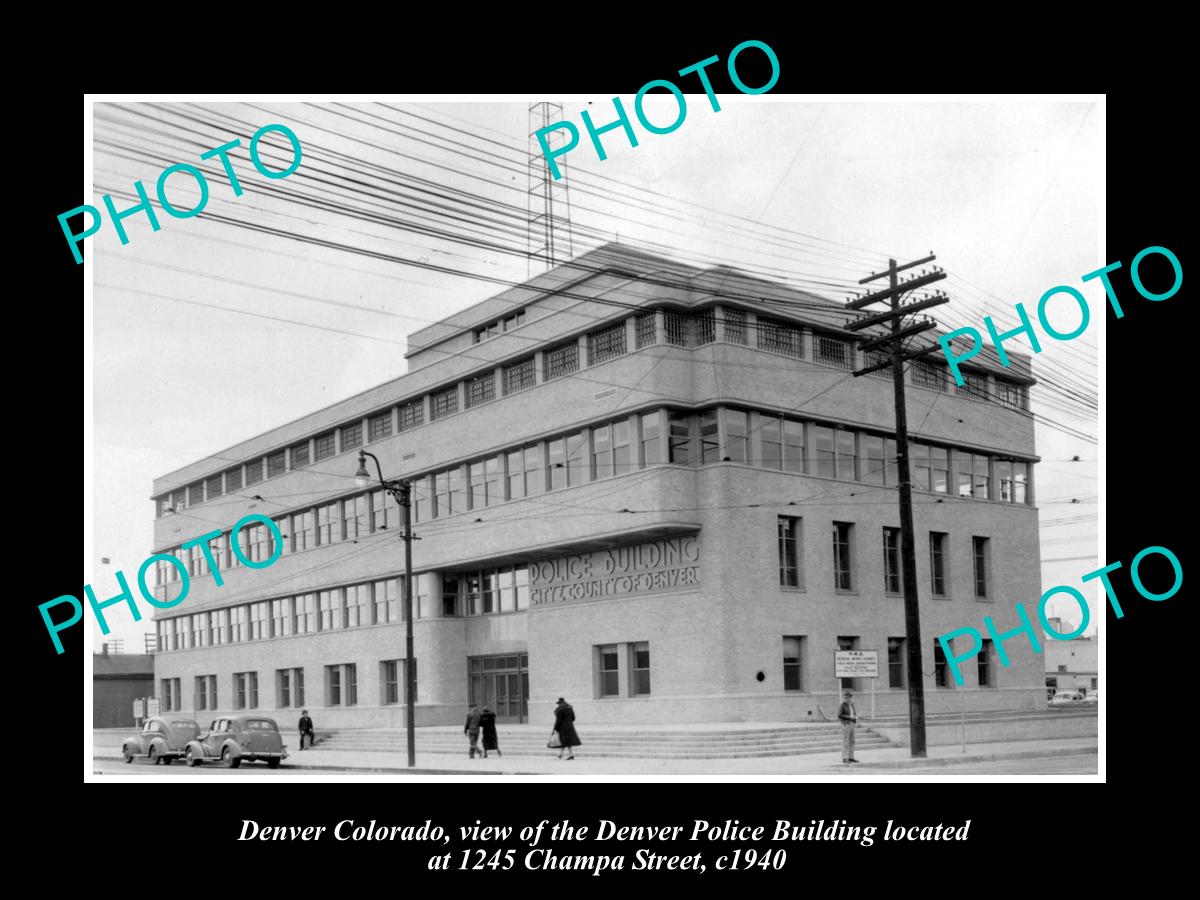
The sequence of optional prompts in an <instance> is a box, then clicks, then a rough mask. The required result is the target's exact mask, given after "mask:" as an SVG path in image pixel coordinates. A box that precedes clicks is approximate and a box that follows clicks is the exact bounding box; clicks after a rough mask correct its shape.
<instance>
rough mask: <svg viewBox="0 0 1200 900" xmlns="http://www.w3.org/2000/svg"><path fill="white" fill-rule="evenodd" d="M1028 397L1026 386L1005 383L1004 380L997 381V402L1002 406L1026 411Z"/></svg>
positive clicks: (998, 379) (1009, 382)
mask: <svg viewBox="0 0 1200 900" xmlns="http://www.w3.org/2000/svg"><path fill="white" fill-rule="evenodd" d="M1027 397H1028V392H1027V389H1026V387H1025V385H1023V384H1015V383H1014V382H1011V381H1005V380H1004V379H1003V378H997V379H996V402H997V403H999V404H1000V405H1001V406H1007V407H1008V408H1009V409H1025V408H1026V405H1027V400H1026V398H1027Z"/></svg>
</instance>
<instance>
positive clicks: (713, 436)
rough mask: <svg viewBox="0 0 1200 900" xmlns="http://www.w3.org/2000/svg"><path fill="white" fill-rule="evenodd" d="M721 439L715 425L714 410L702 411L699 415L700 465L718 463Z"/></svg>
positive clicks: (715, 414) (715, 412)
mask: <svg viewBox="0 0 1200 900" xmlns="http://www.w3.org/2000/svg"><path fill="white" fill-rule="evenodd" d="M720 453H721V437H720V428H719V427H718V425H717V411H716V409H706V410H702V411H701V413H700V463H701V465H707V464H708V463H715V462H718V461H720V458H721V457H720Z"/></svg>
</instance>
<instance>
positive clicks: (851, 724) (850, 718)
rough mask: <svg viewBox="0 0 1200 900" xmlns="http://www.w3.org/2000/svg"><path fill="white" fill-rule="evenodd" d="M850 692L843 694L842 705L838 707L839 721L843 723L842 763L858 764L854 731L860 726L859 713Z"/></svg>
mask: <svg viewBox="0 0 1200 900" xmlns="http://www.w3.org/2000/svg"><path fill="white" fill-rule="evenodd" d="M852 696H853V695H852V694H851V693H850V691H845V692H844V693H843V694H842V697H843V699H842V705H841V706H839V707H838V721H840V722H841V723H842V762H844V763H856V762H858V760H857V759H855V758H854V729H855V727H856V726H857V725H858V713H857V711H855V709H854V701H853V700H851V699H850V698H851V697H852Z"/></svg>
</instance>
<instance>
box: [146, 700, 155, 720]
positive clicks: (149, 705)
mask: <svg viewBox="0 0 1200 900" xmlns="http://www.w3.org/2000/svg"><path fill="white" fill-rule="evenodd" d="M157 715H158V698H157V697H147V698H146V718H147V719H150V718H153V717H154V716H157Z"/></svg>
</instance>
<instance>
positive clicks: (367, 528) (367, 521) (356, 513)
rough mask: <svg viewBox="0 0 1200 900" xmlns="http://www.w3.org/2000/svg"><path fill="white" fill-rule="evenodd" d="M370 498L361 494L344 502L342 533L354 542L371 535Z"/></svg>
mask: <svg viewBox="0 0 1200 900" xmlns="http://www.w3.org/2000/svg"><path fill="white" fill-rule="evenodd" d="M369 503H370V497H369V496H368V495H367V494H359V495H358V496H357V497H347V498H346V499H345V500H343V501H342V533H343V534H344V535H345V536H346V540H348V541H353V540H356V539H358V538H361V537H366V536H367V535H368V534H370V533H371V510H370V507H369V505H368V504H369Z"/></svg>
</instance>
